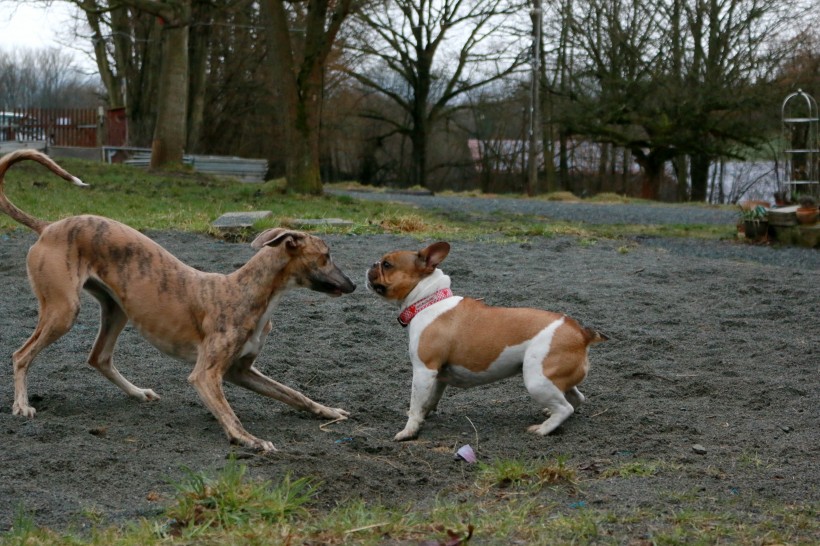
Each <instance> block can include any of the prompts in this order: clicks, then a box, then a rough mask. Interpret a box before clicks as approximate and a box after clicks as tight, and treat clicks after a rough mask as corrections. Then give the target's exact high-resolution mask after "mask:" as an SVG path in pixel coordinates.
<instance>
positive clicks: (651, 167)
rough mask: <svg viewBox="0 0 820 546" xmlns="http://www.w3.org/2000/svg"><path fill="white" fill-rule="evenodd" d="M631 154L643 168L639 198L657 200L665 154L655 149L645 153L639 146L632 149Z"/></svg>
mask: <svg viewBox="0 0 820 546" xmlns="http://www.w3.org/2000/svg"><path fill="white" fill-rule="evenodd" d="M632 154H633V156H634V157H635V161H637V162H638V165H640V166H641V169H642V170H643V178H642V180H641V194H640V196H641V198H643V199H652V200H657V199H658V197H659V196H660V189H661V181H662V180H663V167H664V165H665V164H666V159H667V158H666V154H664V153H660V152H659V151H656V150H653V151H650V152H649V153H647V152H645V151H644V150H642V149H640V148H638V149H633V150H632Z"/></svg>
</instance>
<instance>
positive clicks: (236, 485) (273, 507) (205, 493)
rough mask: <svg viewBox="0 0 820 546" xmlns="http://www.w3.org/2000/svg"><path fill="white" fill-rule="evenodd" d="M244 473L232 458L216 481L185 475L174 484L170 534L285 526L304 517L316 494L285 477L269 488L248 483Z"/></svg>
mask: <svg viewBox="0 0 820 546" xmlns="http://www.w3.org/2000/svg"><path fill="white" fill-rule="evenodd" d="M246 471H247V467H246V466H245V465H241V464H239V463H237V462H236V460H235V459H234V458H230V459H229V460H228V464H227V465H226V466H225V468H224V470H223V471H222V472H221V473H220V474H219V475H218V476H217V477H216V479H209V478H208V477H207V476H205V475H204V474H202V473H199V472H192V471H188V472H187V475H186V478H185V479H184V480H183V481H181V482H180V483H178V484H176V488H177V491H178V493H177V498H176V503H175V505H174V506H173V507H172V508H171V509H170V510H169V511H168V517H169V518H170V520H171V521H172V522H173V523H172V525H171V527H172V531H179V532H185V533H186V534H190V533H194V534H197V533H199V532H200V529H201V528H202V527H221V528H231V527H239V526H243V525H248V524H250V523H251V522H256V521H262V522H266V523H276V522H286V521H288V520H290V519H291V518H293V517H295V516H300V515H301V516H304V515H305V514H306V512H305V505H306V504H308V502H310V500H311V497H313V495H314V494H315V492H316V486H315V485H314V484H313V483H312V482H311V480H309V479H306V478H300V479H297V480H292V479H291V477H290V475H287V476H285V477H284V478H283V479H282V481H281V482H280V483H279V484H278V485H277V486H276V487H272V486H271V484H270V483H269V482H257V481H253V480H247V479H246V478H245V473H246Z"/></svg>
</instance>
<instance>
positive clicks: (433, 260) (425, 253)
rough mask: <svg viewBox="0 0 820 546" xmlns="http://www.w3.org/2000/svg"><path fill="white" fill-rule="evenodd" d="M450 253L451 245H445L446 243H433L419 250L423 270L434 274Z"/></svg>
mask: <svg viewBox="0 0 820 546" xmlns="http://www.w3.org/2000/svg"><path fill="white" fill-rule="evenodd" d="M449 253H450V243H445V242H444V241H439V242H438V243H433V244H432V245H430V246H428V247H427V248H425V249H423V250H419V262H421V266H422V269H424V271H426V272H428V273H432V272H433V270H434V269H435V268H436V267H438V264H440V263H441V262H443V261H444V258H446V257H447V254H449Z"/></svg>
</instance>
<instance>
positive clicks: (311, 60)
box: [260, 0, 351, 195]
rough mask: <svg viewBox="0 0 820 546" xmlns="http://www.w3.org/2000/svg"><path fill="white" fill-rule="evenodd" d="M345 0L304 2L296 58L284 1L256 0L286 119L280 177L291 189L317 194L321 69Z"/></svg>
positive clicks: (319, 185)
mask: <svg viewBox="0 0 820 546" xmlns="http://www.w3.org/2000/svg"><path fill="white" fill-rule="evenodd" d="M350 2H351V0H335V1H331V0H309V5H308V7H307V11H306V16H305V20H304V21H303V24H304V29H303V30H304V32H303V36H304V43H303V44H302V46H303V48H302V49H303V55H302V56H301V57H300V58H298V57H297V55H296V51H295V48H294V47H293V43H292V38H291V35H292V33H291V30H290V28H289V27H288V22H289V20H288V12H287V11H286V10H285V4H284V0H263V1H262V2H260V9H261V13H262V17H263V20H264V21H265V23H266V26H267V29H266V36H267V39H268V46H269V50H270V56H271V67H272V75H273V78H274V81H275V82H276V85H277V91H278V95H279V101H278V103H279V105H280V108H281V116H280V119H282V120H283V122H284V123H285V131H286V139H287V158H286V159H285V176H286V178H287V189H288V191H291V192H295V193H307V194H314V195H320V194H321V193H322V178H321V169H320V147H319V136H320V135H319V129H320V118H321V111H322V91H323V85H324V81H323V71H324V66H325V63H326V62H327V58H328V56H329V55H330V51H331V49H332V47H333V42H334V41H335V39H336V35H337V34H338V32H339V27H340V26H341V24H342V22H343V21H344V19H345V18H346V17H347V15H348V13H349V10H350ZM329 11H332V12H333V13H332V15H329Z"/></svg>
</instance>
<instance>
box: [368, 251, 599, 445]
mask: <svg viewBox="0 0 820 546" xmlns="http://www.w3.org/2000/svg"><path fill="white" fill-rule="evenodd" d="M449 252H450V245H449V244H448V243H445V242H438V243H434V244H432V245H430V246H428V247H427V248H425V249H423V250H420V251H418V252H415V251H408V250H405V251H396V252H391V253H389V254H386V255H384V256H383V257H382V258H381V259H380V260H379V261H378V262H376V263H374V264H373V265H372V266H371V267H370V269H368V271H367V287H368V288H369V289H370V290H372V291H373V292H375V293H377V294H378V295H380V296H382V297H383V298H385V299H387V300H389V301H392V302H394V303H397V304H398V305H399V307H400V308H401V309H402V311H401V314H400V315H399V322H400V323H401V324H402V326H406V327H407V332H408V334H409V336H410V359H411V361H412V363H413V390H412V394H411V396H410V411H409V414H408V419H407V424H406V425H405V427H404V430H402V431H401V432H399V433H398V434H396V436H395V437H394V439H395V440H398V441H401V440H409V439H412V438H415V437H416V436H417V435H418V432H419V429H420V428H421V425H422V423H423V422H424V419H425V417H427V415H428V414H429V413H430V412H431V411H433V410H435V408H436V406H437V404H438V401H439V399H440V398H441V395H442V393H443V392H444V388H445V387H446V386H447V385H453V386H455V387H462V388H467V387H474V386H476V385H484V384H487V383H492V382H493V381H498V380H499V379H504V378H506V377H510V376H512V375H515V374H518V373H523V375H524V384H525V385H526V387H527V390H528V391H529V393H530V395H532V397H533V398H534V399H535V401H536V402H537V403H538V404H539V405H540V406H542V407H543V408H544V411H545V412H548V413H549V418H548V419H547V420H546V421H544V422H543V423H538V424H535V425H532V426H531V427H529V429H528V430H529V431H530V432H533V433H535V434H540V435H542V436H545V435H547V434H549V433H551V432H552V431H553V430H555V429H556V428H557V427H558V426H559V425H560V424H561V423H563V422H564V421H565V420H566V419H567V418H568V417H569V416H570V415H572V414H573V412H574V411H575V408H576V407H578V405H579V404H580V403H581V402H583V401H584V395H583V394H581V391H579V390H578V387H577V386H578V385H579V384H580V383H581V381H583V380H584V378H585V377H586V374H587V370H588V368H589V360H588V359H587V353H588V349H589V346H590V345H591V344H592V343H597V342H600V341H605V340H606V339H608V338H607V337H606V336H604V335H603V334H601V333H599V332H597V331H595V330H592V329H589V328H585V327H583V326H581V325H580V324H579V323H578V322H577V321H575V320H574V319H572V318H570V317H568V316H566V315H562V314H559V313H552V312H549V311H542V310H539V309H528V308H502V307H490V306H487V305H485V304H484V303H482V302H480V301H478V300H474V299H470V298H463V297H461V296H454V295H453V293H452V292H451V290H450V277H448V276H447V275H445V274H444V273H443V272H442V271H441V270H440V269H438V267H437V266H438V265H439V264H440V263H441V262H442V260H444V258H446V257H447V254H449Z"/></svg>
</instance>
